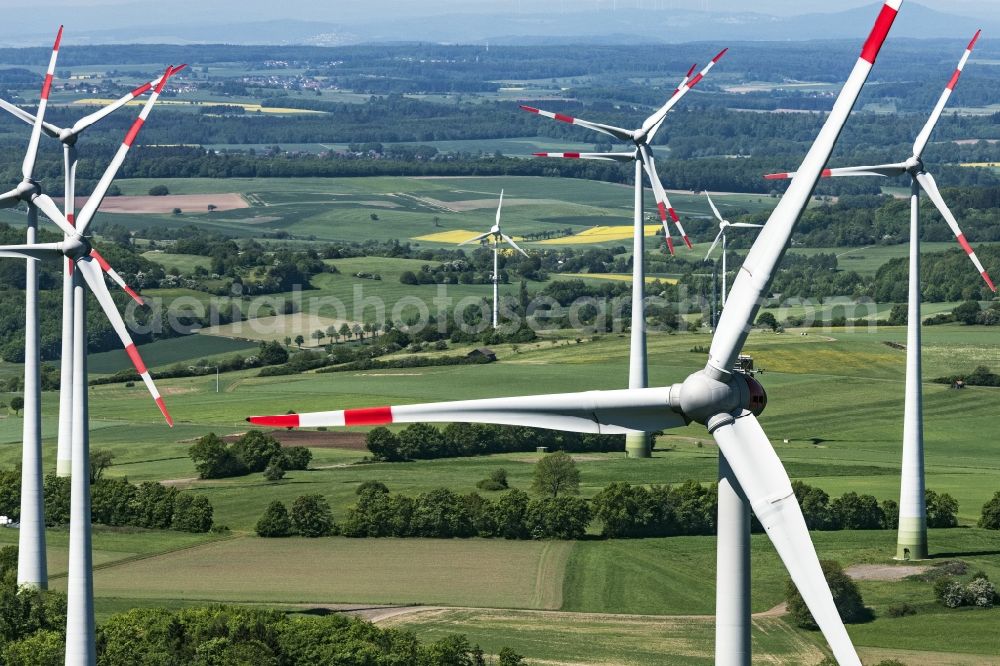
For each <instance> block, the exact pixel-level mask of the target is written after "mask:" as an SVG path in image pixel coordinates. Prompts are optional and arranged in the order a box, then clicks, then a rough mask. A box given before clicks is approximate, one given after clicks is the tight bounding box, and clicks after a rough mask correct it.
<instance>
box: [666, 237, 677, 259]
mask: <svg viewBox="0 0 1000 666" xmlns="http://www.w3.org/2000/svg"><path fill="white" fill-rule="evenodd" d="M665 238H666V241H667V249H668V250H669V251H670V256H671V257H673V256H674V254H675V253H674V241H673V239H672V238H670V236H666V237H665Z"/></svg>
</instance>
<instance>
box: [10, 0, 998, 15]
mask: <svg viewBox="0 0 1000 666" xmlns="http://www.w3.org/2000/svg"><path fill="white" fill-rule="evenodd" d="M876 1H877V0H755V1H754V2H747V1H746V0H417V1H414V0H291V2H284V3H279V2H275V1H274V0H243V1H242V2H240V3H239V4H240V6H241V7H243V8H244V9H246V10H247V11H248V13H251V14H254V15H257V16H260V15H265V14H267V15H273V16H275V17H278V16H284V17H286V18H302V19H305V18H308V16H309V14H310V13H312V11H314V10H319V12H320V13H323V14H328V13H330V12H331V11H332V12H340V13H343V14H344V15H349V16H351V17H352V18H356V17H358V15H359V14H368V15H369V16H371V17H372V18H375V16H373V14H374V13H375V12H377V11H385V10H391V11H393V12H394V13H395V14H397V15H398V14H400V13H405V14H415V13H429V12H434V13H440V12H490V13H493V12H496V13H516V12H518V11H520V12H524V13H533V12H537V11H540V10H543V11H544V10H546V9H547V10H549V11H574V10H580V9H584V8H586V9H597V8H600V9H612V8H613V7H614V8H617V9H618V10H619V11H627V10H635V9H697V10H703V11H710V12H723V11H725V12H732V11H743V12H761V13H769V14H783V13H795V14H803V13H809V12H823V11H831V12H832V11H839V10H843V9H849V8H851V7H860V6H864V5H871V4H874V2H876ZM216 2H217V0H216V1H213V0H208V2H207V3H205V4H203V5H202V6H206V5H208V6H210V5H212V4H216ZM148 4H149V2H148V0H31V1H30V2H29V0H0V9H2V8H12V7H27V6H33V7H38V6H47V7H64V8H84V7H94V6H101V5H103V6H109V5H128V6H130V7H135V8H138V7H141V6H143V5H146V6H148ZM171 4H180V5H185V4H188V3H186V2H183V0H182V2H180V3H171ZM221 4H225V3H221ZM920 4H923V5H925V6H927V7H931V8H933V9H938V10H940V11H946V12H953V13H961V14H968V15H979V16H984V17H986V16H993V17H994V18H1000V2H998V0H947V1H944V0H921V1H920ZM290 8H291V9H293V10H294V11H289V9H290ZM373 9H374V11H373ZM182 17H183V12H179V13H178V18H182Z"/></svg>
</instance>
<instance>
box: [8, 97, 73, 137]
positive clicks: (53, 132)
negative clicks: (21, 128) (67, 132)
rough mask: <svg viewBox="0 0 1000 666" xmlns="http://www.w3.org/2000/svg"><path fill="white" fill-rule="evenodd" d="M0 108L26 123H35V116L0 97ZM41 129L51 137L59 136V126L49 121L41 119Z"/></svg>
mask: <svg viewBox="0 0 1000 666" xmlns="http://www.w3.org/2000/svg"><path fill="white" fill-rule="evenodd" d="M0 109H3V110H4V111H6V112H7V113H9V114H10V115H12V116H14V117H15V118H17V119H18V120H20V121H22V122H24V123H27V124H28V125H34V124H35V116H33V115H31V114H30V113H28V112H27V111H25V110H24V109H22V108H21V107H19V106H15V105H13V104H11V103H10V102H8V101H7V100H5V99H0ZM42 131H43V132H45V133H46V134H47V135H49V136H50V137H53V138H56V137H58V136H59V128H58V127H56V126H55V125H53V124H52V123H49V122H45V121H42Z"/></svg>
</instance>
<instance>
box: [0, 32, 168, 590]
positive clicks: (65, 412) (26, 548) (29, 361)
mask: <svg viewBox="0 0 1000 666" xmlns="http://www.w3.org/2000/svg"><path fill="white" fill-rule="evenodd" d="M62 31H63V28H62V26H60V28H59V31H58V33H57V35H56V41H55V44H54V46H53V49H52V55H51V57H50V60H49V66H48V70H47V72H46V76H45V80H44V83H43V85H42V93H41V100H40V102H39V110H38V112H37V113H36V114H35V115H31V114H30V113H28V112H27V111H24V110H22V109H20V108H18V107H16V106H14V105H13V104H10V103H9V102H7V101H5V100H2V99H0V108H3V109H4V110H6V111H7V112H9V113H11V114H12V115H14V116H15V117H17V118H19V119H20V120H23V121H24V122H26V123H28V124H29V125H31V126H32V138H31V140H30V142H29V150H28V154H27V155H26V156H25V164H26V165H27V164H28V162H29V158H30V163H31V166H30V167H25V168H24V174H25V180H24V182H22V184H21V185H20V186H18V188H16V189H15V190H12V191H11V192H7V193H6V194H4V195H3V197H0V206H3V207H9V206H14V205H17V204H18V203H19V202H20V201H22V200H27V201H28V233H27V239H26V241H27V243H28V244H32V243H34V242H35V236H36V232H37V220H38V211H37V207H36V205H35V204H34V203H33V201H32V196H33V195H34V194H35V193H36V192H35V191H34V190H33V189H32V188H33V187H36V186H37V183H35V181H34V180H33V179H32V178H31V175H30V172H31V171H32V170H33V165H34V161H35V156H36V155H37V148H38V141H39V139H40V133H42V132H44V133H45V134H47V135H48V136H51V137H55V138H58V139H60V141H61V142H62V143H63V145H64V156H65V167H66V176H65V177H66V187H65V201H66V203H65V206H66V218H67V219H68V220H69V221H70V223H72V220H73V194H74V191H75V189H74V188H75V176H76V161H77V156H76V149H75V144H76V140H77V138H78V137H79V135H80V134H81V133H82V132H83V131H84V130H85V129H87V128H88V127H90V126H91V125H93V124H94V123H96V122H97V121H99V120H100V119H102V118H104V117H105V116H107V115H108V114H110V113H112V112H113V111H115V110H116V109H118V108H120V107H121V106H123V105H124V104H126V103H127V102H129V101H130V100H132V99H135V97H138V96H139V95H141V94H142V93H144V92H145V91H147V90H149V89H150V88H151V87H152V86H154V85H156V84H157V83H159V81H160V79H156V80H155V81H153V82H151V83H147V84H145V85H144V86H140V87H139V88H136V89H135V90H133V91H132V92H131V93H129V94H128V95H125V96H124V97H122V98H121V99H120V100H118V101H116V102H115V103H114V104H111V105H109V106H107V107H104V108H102V109H100V110H99V111H97V112H95V113H92V114H90V115H88V116H85V117H84V118H81V119H80V120H79V121H77V122H76V123H75V124H74V125H73V127H72V128H68V129H62V128H59V127H56V126H55V125H52V124H51V123H47V122H45V120H44V115H45V108H46V106H47V101H48V95H49V92H50V90H51V86H52V77H53V74H54V71H55V64H56V59H57V57H58V53H59V46H60V42H61V41H62ZM183 68H184V66H183V65H182V66H181V67H178V68H176V69H175V70H173V71H174V72H177V71H180V70H181V69H183ZM161 78H162V77H161ZM37 193H40V188H39V189H37ZM92 254H93V256H94V257H95V258H96V259H97V261H98V263H99V264H100V266H101V268H102V269H103V270H104V271H105V272H106V273H108V275H109V276H111V277H112V278H113V279H114V280H115V281H116V282H118V283H119V284H120V285H121V286H122V287H123V288H124V289H125V290H126V291H127V292H128V293H129V294H130V295H131V296H132V297H133V298H135V299H136V300H137V301H139V302H140V303H142V300H141V298H139V296H138V294H136V293H135V292H134V291H133V290H131V289H130V288H129V287H128V286H127V285H126V284H125V282H124V280H123V279H122V278H121V276H120V275H119V274H118V273H117V272H116V271H115V270H114V269H113V268H112V267H111V266H110V265H109V264H108V262H107V261H106V260H105V259H104V257H102V256H101V255H100V254H99V253H97V251H96V250H94V251H93V253H92ZM70 270H71V269H70V265H69V263H68V262H67V266H66V270H65V271H64V275H63V336H62V358H61V362H62V368H61V373H60V394H59V401H60V410H59V454H58V456H57V458H58V461H57V473H61V475H63V476H66V475H68V473H69V468H68V465H69V451H70V446H71V443H70V438H71V433H72V425H71V416H72V395H73V364H72V363H73V356H72V344H73V334H72V322H73V313H72V302H73V294H72V279H71V277H70ZM38 348H39V340H38V281H37V269H36V265H35V262H34V261H28V262H27V264H26V284H25V364H24V368H25V387H24V389H25V390H24V400H25V418H24V432H23V437H22V442H23V444H22V446H23V451H22V489H23V492H22V493H21V506H22V527H21V530H20V532H19V546H18V553H19V555H18V560H19V561H18V583H19V584H20V585H28V586H32V587H40V588H45V587H47V585H48V572H47V565H46V562H45V550H46V549H45V517H44V498H43V493H42V454H41V416H40V404H41V386H40V382H39V372H40V365H41V359H40V356H39V352H38Z"/></svg>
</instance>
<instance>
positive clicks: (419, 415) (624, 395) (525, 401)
mask: <svg viewBox="0 0 1000 666" xmlns="http://www.w3.org/2000/svg"><path fill="white" fill-rule="evenodd" d="M669 402H670V389H669V388H646V389H624V390H618V391H587V392H582V393H558V394H551V395H535V396H520V397H515V398H489V399H485V400H460V401H456V402H437V403H428V404H422V405H399V406H392V407H370V408H366V409H345V410H337V411H332V412H313V413H309V414H281V415H277V416H251V417H250V418H248V419H247V421H249V422H250V423H253V424H255V425H262V426H273V427H277V428H316V427H320V426H373V425H388V424H390V423H427V422H433V423H496V424H501V425H518V426H529V427H534V428H548V429H552V430H566V431H570V432H588V433H598V434H622V433H629V432H635V431H645V432H655V431H657V430H661V429H665V428H677V427H681V426H683V425H684V424H685V420H684V418H683V417H682V416H680V415H679V414H677V413H676V412H674V411H673V410H672V409H671V408H670V404H669Z"/></svg>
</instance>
